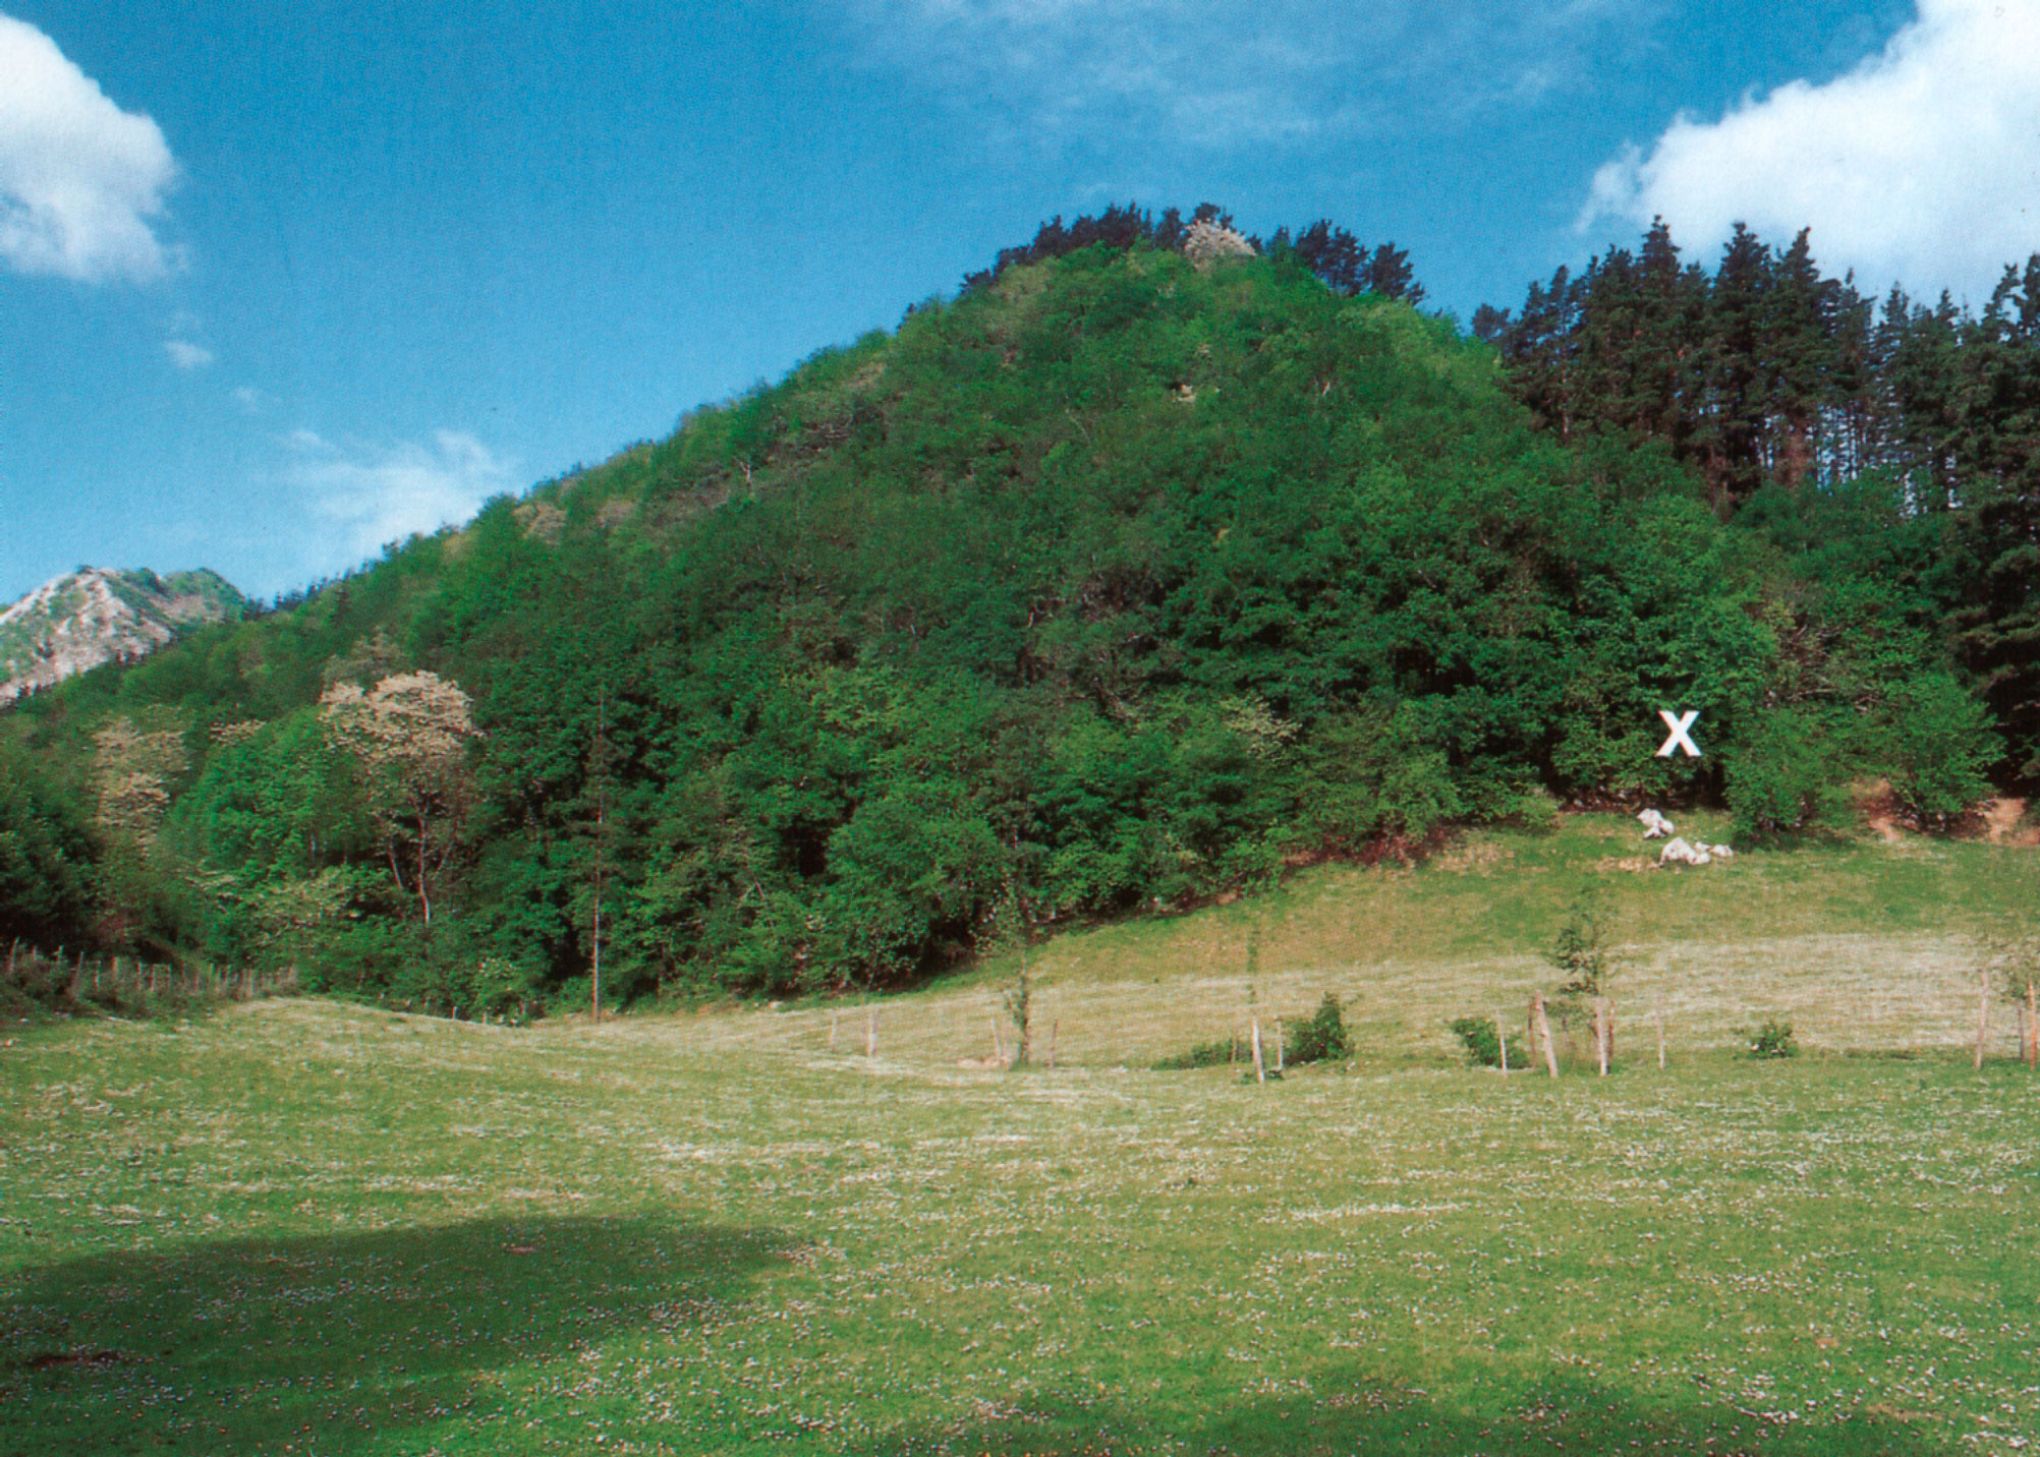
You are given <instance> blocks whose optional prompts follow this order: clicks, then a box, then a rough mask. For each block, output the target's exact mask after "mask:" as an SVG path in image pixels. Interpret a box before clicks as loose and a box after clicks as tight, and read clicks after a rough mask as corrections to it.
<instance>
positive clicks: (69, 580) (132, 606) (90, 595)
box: [0, 567, 248, 704]
mask: <svg viewBox="0 0 2040 1457" xmlns="http://www.w3.org/2000/svg"><path fill="white" fill-rule="evenodd" d="M247 609H248V601H247V599H246V598H245V597H243V596H242V595H241V594H240V593H239V592H238V591H236V590H235V589H234V587H233V586H232V584H230V583H229V582H228V581H227V580H226V579H225V578H224V577H222V576H220V575H219V573H217V572H212V571H206V570H203V569H201V570H198V571H191V572H171V573H167V574H162V575H159V574H157V573H155V572H152V571H148V570H146V569H144V570H140V571H121V570H117V569H114V568H109V567H80V568H78V570H77V571H75V572H66V573H65V574H64V575H63V576H60V577H53V578H51V579H50V580H49V581H47V582H45V583H43V584H42V585H41V586H40V587H37V588H36V589H35V590H34V591H33V592H30V593H29V594H28V595H27V596H26V597H23V598H22V599H21V600H20V601H19V602H16V603H14V604H13V605H12V606H10V607H7V608H5V609H0V704H7V703H11V702H13V701H14V700H15V699H17V698H19V697H21V696H22V695H23V694H25V693H33V692H35V691H37V690H38V689H42V688H48V687H50V686H51V685H52V684H55V683H60V682H62V681H63V680H64V679H66V678H69V677H71V676H72V675H73V674H76V673H82V672H85V671H86V670H87V669H89V668H96V667H98V666H99V665H100V664H102V663H111V662H116V661H120V662H127V661H132V660H134V659H136V658H141V657H145V656H147V655H148V654H149V653H152V652H154V651H155V650H156V649H157V648H159V647H161V646H162V645H163V644H164V643H167V642H169V641H170V640H171V639H172V638H174V637H176V636H177V634H178V633H179V632H181V631H183V630H185V629H186V628H189V627H193V626H196V625H198V624H200V623H206V622H221V621H225V620H227V619H230V618H236V617H239V616H241V615H242V614H243V613H244V612H246V611H247Z"/></svg>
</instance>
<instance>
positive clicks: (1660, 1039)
mask: <svg viewBox="0 0 2040 1457" xmlns="http://www.w3.org/2000/svg"><path fill="white" fill-rule="evenodd" d="M1651 1020H1652V1021H1654V1022H1656V1023H1657V1066H1658V1071H1659V1072H1663V1071H1664V1070H1665V1009H1664V1008H1663V1007H1659V1008H1658V1009H1657V1010H1656V1011H1655V1012H1653V1013H1652V1014H1651Z"/></svg>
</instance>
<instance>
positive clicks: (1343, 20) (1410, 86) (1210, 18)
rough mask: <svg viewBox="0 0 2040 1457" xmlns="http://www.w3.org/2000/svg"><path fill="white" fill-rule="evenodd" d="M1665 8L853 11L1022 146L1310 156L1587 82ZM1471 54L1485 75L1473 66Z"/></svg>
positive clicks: (1166, 2) (1470, 5) (1263, 4)
mask: <svg viewBox="0 0 2040 1457" xmlns="http://www.w3.org/2000/svg"><path fill="white" fill-rule="evenodd" d="M1662 6H1663V0H1623V3H1620V4H1617V3H1615V0H1563V3H1552V0H1506V3H1502V4H1497V3H1495V0H1374V3H1371V4H1368V5H1364V6H1361V5H1353V6H1326V5H1324V4H1322V3H1321V0H1195V3H1188V0H857V3H856V4H853V5H851V6H849V7H847V13H848V14H849V15H850V16H852V17H853V18H854V21H855V23H856V25H857V28H858V30H859V36H858V39H859V45H858V51H859V53H860V54H861V55H862V56H863V57H864V59H865V60H866V61H867V62H868V63H870V64H874V65H878V66H882V67H885V68H887V69H889V70H893V71H895V72H897V73H899V74H900V75H901V76H902V77H903V78H905V80H906V81H907V83H908V84H912V85H933V86H936V87H938V88H943V89H946V90H947V91H949V92H950V93H951V94H952V95H953V96H954V97H955V98H956V99H957V100H958V101H959V103H960V104H962V105H964V106H966V107H969V108H971V109H974V110H979V111H988V112H991V113H993V114H995V115H998V114H1003V115H1004V117H1005V118H1006V119H1007V120H1008V121H1009V122H1010V123H1011V126H1010V128H1009V131H1008V135H1009V136H1010V137H1011V138H1012V139H1014V140H1016V141H1024V142H1025V143H1026V144H1030V145H1043V144H1046V145H1059V144H1063V143H1067V142H1069V141H1072V140H1075V139H1080V138H1090V139H1094V140H1096V141H1098V142H1100V143H1104V144H1108V145H1110V146H1111V147H1112V148H1113V149H1114V152H1115V154H1116V155H1124V154H1125V152H1126V149H1127V147H1128V145H1129V144H1130V143H1134V142H1140V143H1146V142H1152V141H1163V142H1175V143H1180V144H1183V145H1187V146H1190V147H1193V148H1198V149H1204V150H1211V149H1224V148H1235V147H1246V146H1257V145H1267V144H1289V145H1294V144H1302V143H1307V142H1310V141H1312V140H1314V139H1325V138H1336V137H1341V136H1350V135H1352V134H1354V133H1357V132H1361V131H1365V130H1368V129H1371V128H1375V127H1379V126H1385V125H1387V124H1388V123H1390V122H1394V123H1395V124H1396V125H1398V126H1400V127H1407V126H1408V125H1409V124H1410V123H1411V121H1412V120H1413V119H1418V120H1422V121H1425V122H1444V123H1446V124H1457V123H1462V122H1464V121H1466V120H1468V119H1469V118H1471V117H1472V116H1473V115H1475V114H1476V113H1478V112H1481V111H1484V110H1486V109H1487V108H1489V107H1491V106H1495V105H1503V106H1518V107H1520V106H1522V105H1524V104H1534V103H1535V102H1537V101H1539V100H1542V99H1543V98H1544V97H1545V96H1546V95H1547V93H1554V92H1557V91H1559V90H1563V89H1569V88H1570V87H1571V86H1573V85H1575V84H1578V83H1577V81H1576V80H1575V79H1574V78H1577V77H1579V76H1580V75H1581V74H1582V72H1583V67H1582V66H1581V65H1580V64H1579V60H1580V57H1581V56H1582V54H1583V53H1584V51H1585V50H1586V49H1587V48H1588V46H1589V44H1590V43H1610V44H1612V43H1613V42H1609V37H1610V36H1611V35H1620V34H1624V33H1631V34H1633V33H1635V32H1637V31H1639V30H1641V29H1643V28H1645V27H1646V26H1647V25H1648V23H1649V21H1650V20H1651V19H1652V18H1653V17H1654V16H1655V15H1656V13H1657V12H1658V11H1659V10H1660V9H1662ZM1473 55H1477V56H1479V58H1480V64H1479V65H1477V66H1476V65H1469V64H1468V57H1469V56H1473Z"/></svg>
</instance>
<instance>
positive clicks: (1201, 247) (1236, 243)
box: [1183, 221, 1254, 270]
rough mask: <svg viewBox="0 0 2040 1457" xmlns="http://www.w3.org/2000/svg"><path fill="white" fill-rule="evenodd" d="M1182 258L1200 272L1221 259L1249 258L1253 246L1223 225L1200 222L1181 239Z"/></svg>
mask: <svg viewBox="0 0 2040 1457" xmlns="http://www.w3.org/2000/svg"><path fill="white" fill-rule="evenodd" d="M1183 256H1184V257H1185V258H1188V259H1189V260H1190V262H1191V264H1192V266H1193V267H1196V268H1198V269H1199V270H1202V269H1206V268H1209V267H1211V265H1212V264H1214V263H1216V262H1217V261H1218V260H1219V259H1221V258H1251V257H1253V256H1254V245H1253V244H1252V243H1249V242H1248V241H1247V240H1246V239H1245V238H1243V237H1241V236H1240V235H1239V234H1238V233H1236V232H1234V231H1233V230H1232V229H1231V228H1229V227H1227V226H1225V224H1223V223H1214V222H1202V221H1200V222H1194V223H1192V224H1191V225H1190V231H1189V232H1188V233H1187V234H1186V235H1185V236H1184V238H1183Z"/></svg>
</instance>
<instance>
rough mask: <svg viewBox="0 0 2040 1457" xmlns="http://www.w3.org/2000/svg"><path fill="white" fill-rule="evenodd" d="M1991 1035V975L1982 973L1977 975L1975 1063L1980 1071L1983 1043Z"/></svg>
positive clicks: (1985, 972)
mask: <svg viewBox="0 0 2040 1457" xmlns="http://www.w3.org/2000/svg"><path fill="white" fill-rule="evenodd" d="M1989 1035H1990V973H1989V972H1987V971H1980V972H1978V973H1977V974H1976V1062H1975V1066H1976V1067H1977V1068H1978V1069H1979V1070H1981V1069H1982V1067H1983V1042H1984V1039H1985V1038H1986V1037H1988V1036H1989Z"/></svg>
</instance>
